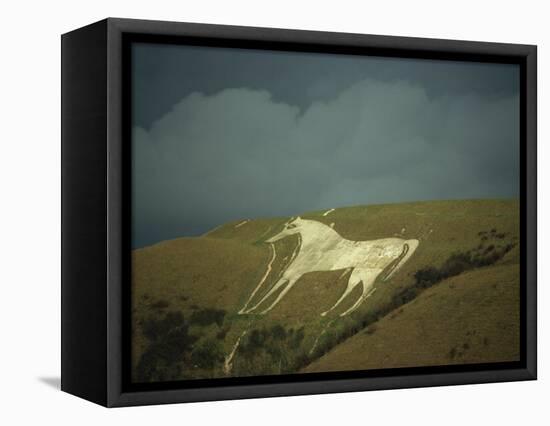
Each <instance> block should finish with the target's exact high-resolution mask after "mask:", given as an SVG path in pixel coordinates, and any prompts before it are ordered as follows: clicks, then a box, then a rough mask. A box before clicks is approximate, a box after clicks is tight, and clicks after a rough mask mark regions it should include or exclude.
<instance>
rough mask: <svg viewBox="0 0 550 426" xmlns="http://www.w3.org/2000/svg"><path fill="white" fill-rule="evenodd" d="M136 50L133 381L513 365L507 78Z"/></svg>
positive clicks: (192, 50) (498, 71)
mask: <svg viewBox="0 0 550 426" xmlns="http://www.w3.org/2000/svg"><path fill="white" fill-rule="evenodd" d="M131 55H132V72H131V82H132V83H131V85H132V89H131V90H132V105H131V107H132V136H131V139H132V140H131V155H132V171H131V185H132V191H131V192H132V213H131V215H132V219H131V220H132V222H131V229H132V232H131V234H132V236H131V238H132V254H131V262H132V265H131V306H132V309H131V358H132V359H131V364H132V367H131V370H132V374H131V380H132V382H134V383H158V382H169V381H178V380H194V379H211V378H226V377H250V376H266V375H269V376H271V375H281V374H308V373H322V372H337V371H357V370H383V369H388V368H400V367H427V366H449V365H471V364H487V363H499V362H509V361H518V360H519V359H520V332H519V328H520V303H519V298H520V297H519V295H520V266H519V263H520V261H519V258H520V252H519V238H520V234H519V221H520V214H519V213H520V209H519V140H520V128H519V127H520V119H519V111H520V102H519V83H520V81H519V80H520V77H519V67H518V66H517V65H508V64H496V63H478V62H457V61H444V60H426V59H411V58H388V57H375V56H359V55H342V54H327V53H308V52H290V51H287V52H283V51H269V50H254V49H237V48H221V47H220V48H218V47H207V46H189V45H163V44H153V43H133V44H132V48H131Z"/></svg>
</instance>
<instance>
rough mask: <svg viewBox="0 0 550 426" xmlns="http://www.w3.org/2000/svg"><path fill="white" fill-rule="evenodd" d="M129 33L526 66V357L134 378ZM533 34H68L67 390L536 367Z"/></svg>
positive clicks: (418, 377) (124, 394)
mask: <svg viewBox="0 0 550 426" xmlns="http://www.w3.org/2000/svg"><path fill="white" fill-rule="evenodd" d="M134 41H154V42H159V43H183V44H194V45H209V46H212V45H214V46H226V47H245V48H259V49H269V50H286V51H288V50H295V51H296V50H297V51H308V52H331V53H346V54H353V55H377V56H390V57H391V56H393V57H408V58H411V57H412V58H426V59H443V60H459V61H480V62H497V63H515V64H519V66H520V80H521V81H520V84H521V94H520V113H521V119H520V132H521V148H520V151H521V152H520V163H521V167H520V170H521V178H520V186H521V195H520V205H521V210H520V223H521V233H520V234H521V237H520V238H521V242H520V243H521V254H520V266H521V324H520V327H521V328H520V330H521V338H520V340H521V361H519V362H513V363H498V364H476V365H463V366H444V367H415V368H400V369H388V370H375V371H361V372H359V371H358V372H355V371H354V372H345V373H343V372H342V373H318V374H317V373H315V374H304V375H290V376H266V377H252V378H227V379H212V380H195V381H186V382H171V383H155V384H143V385H135V384H131V383H130V382H129V379H128V377H129V365H130V363H129V341H128V339H129V327H130V323H129V318H130V298H129V297H128V292H129V269H130V267H129V265H130V252H131V251H130V229H129V226H130V220H128V218H129V217H130V213H131V212H130V191H129V182H130V181H129V179H130V175H129V170H130V153H129V150H130V143H129V138H130V134H129V129H130V126H129V120H130V108H129V105H130V102H131V100H130V90H129V84H130V78H129V63H130V60H131V58H130V56H129V55H130V53H129V52H130V49H129V45H130V43H131V42H134ZM536 94H537V50H536V46H531V45H519V44H501V43H485V42H470V41H454V40H438V39H421V38H408V37H390V36H373V35H362V34H343V33H327V32H315V31H297V30H283V29H271V28H251V27H236V26H224V25H204V24H190V23H176V22H160V21H145V20H130V19H118V18H109V19H105V20H103V21H100V22H97V23H95V24H92V25H89V26H86V27H83V28H80V29H78V30H75V31H72V32H69V33H67V34H64V35H63V36H62V292H61V293H62V347H61V354H62V362H61V364H62V377H61V387H62V390H64V391H66V392H68V393H71V394H74V395H77V396H80V397H82V398H85V399H88V400H90V401H93V402H96V403H98V404H101V405H104V406H108V407H117V406H130V405H143V404H162V403H175V402H192V401H206V400H222V399H238V398H256V397H270V396H283V395H303V394H317V393H330V392H350V391H364V390H375V389H396V388H413V387H422V386H442V385H458V384H469V383H487V382H503V381H515V380H534V379H536V374H537V373H536V352H537V350H536V348H537V346H536V345H537V344H536V339H537V337H536V336H537V316H536V315H537V313H536V308H537V304H536V292H537V236H536V235H537V228H536V226H537V217H536V215H537V195H536V175H537V173H536V167H537V160H536V149H537V146H536V137H537V136H536V131H537V100H536V96H537V95H536Z"/></svg>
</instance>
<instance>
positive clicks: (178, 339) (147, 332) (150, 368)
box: [136, 312, 197, 382]
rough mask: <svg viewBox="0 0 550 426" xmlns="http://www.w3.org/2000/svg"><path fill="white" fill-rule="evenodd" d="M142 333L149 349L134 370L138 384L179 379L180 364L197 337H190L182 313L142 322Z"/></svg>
mask: <svg viewBox="0 0 550 426" xmlns="http://www.w3.org/2000/svg"><path fill="white" fill-rule="evenodd" d="M141 329H142V333H143V335H144V336H145V338H146V339H147V340H148V347H147V349H146V350H145V352H144V353H143V355H142V356H141V358H140V360H139V362H138V364H137V367H136V378H137V380H138V381H140V382H149V381H166V380H174V379H179V378H181V375H182V369H181V362H182V361H183V360H184V359H185V357H186V356H187V355H188V353H189V352H190V350H191V347H192V345H193V343H194V342H195V341H196V340H197V337H195V336H193V335H191V334H189V324H188V323H186V322H185V318H184V316H183V314H182V313H181V312H169V313H168V314H166V316H165V317H164V318H161V319H159V318H156V317H153V318H148V319H146V320H144V321H143V322H142V325H141Z"/></svg>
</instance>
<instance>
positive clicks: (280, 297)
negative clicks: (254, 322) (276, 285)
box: [260, 280, 296, 315]
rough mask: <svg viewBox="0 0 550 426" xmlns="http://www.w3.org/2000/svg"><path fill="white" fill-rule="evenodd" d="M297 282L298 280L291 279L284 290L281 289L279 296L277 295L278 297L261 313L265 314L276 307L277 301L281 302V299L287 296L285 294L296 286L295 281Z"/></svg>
mask: <svg viewBox="0 0 550 426" xmlns="http://www.w3.org/2000/svg"><path fill="white" fill-rule="evenodd" d="M295 282H296V281H294V280H289V281H288V283H287V285H286V287H285V288H284V289H283V291H281V292H280V293H279V296H277V298H276V299H275V301H274V302H273V303H272V304H271V305H270V306H269V308H267V309H265V310H263V311H262V312H260V314H261V315H264V314H267V313H268V312H269V311H271V310H272V309H273V308H274V307H275V305H276V304H277V303H279V302H280V301H281V299H282V298H283V297H285V295H286V294H287V293H288V292H289V291H290V289H291V288H292V287H293V286H294V283H295Z"/></svg>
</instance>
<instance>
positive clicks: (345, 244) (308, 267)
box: [239, 217, 419, 316]
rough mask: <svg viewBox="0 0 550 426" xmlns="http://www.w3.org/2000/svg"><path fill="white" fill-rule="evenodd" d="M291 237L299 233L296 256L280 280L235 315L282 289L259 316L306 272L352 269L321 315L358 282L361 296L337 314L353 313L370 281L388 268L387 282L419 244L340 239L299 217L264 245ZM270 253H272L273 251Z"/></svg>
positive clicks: (366, 294)
mask: <svg viewBox="0 0 550 426" xmlns="http://www.w3.org/2000/svg"><path fill="white" fill-rule="evenodd" d="M294 234H299V236H300V237H301V238H300V243H299V244H300V246H299V251H298V254H297V255H296V256H295V257H294V256H293V258H291V261H290V263H289V265H288V267H287V268H286V270H285V271H284V273H283V274H282V276H281V278H280V279H279V280H278V281H277V282H276V283H275V284H274V285H273V287H272V288H271V289H270V290H269V291H268V292H267V293H266V294H265V295H264V296H263V297H262V298H261V299H260V301H258V302H257V303H256V304H255V305H254V306H253V307H252V308H250V309H246V307H247V306H248V303H249V302H250V301H251V299H252V297H253V296H254V294H255V293H256V290H257V289H258V288H256V290H255V291H254V293H252V295H251V296H250V298H249V300H248V302H247V303H246V304H245V306H244V307H243V309H241V311H240V312H239V313H244V314H247V313H250V312H252V311H254V310H256V309H257V308H258V307H259V306H260V305H261V304H262V303H263V302H264V301H265V300H267V299H268V298H269V297H270V296H272V295H273V294H274V293H275V292H276V291H277V290H279V289H281V287H283V286H284V288H283V289H282V290H281V292H280V293H279V295H278V296H277V298H276V299H275V300H274V301H273V303H272V304H271V305H270V306H269V307H268V308H266V309H265V310H263V311H262V312H261V314H265V313H267V312H269V311H270V310H271V309H273V308H274V307H275V306H276V305H277V304H278V303H279V302H280V301H281V300H282V299H283V297H285V295H286V294H287V293H288V292H289V291H290V289H291V288H292V287H293V286H294V284H295V283H296V282H297V281H298V280H299V279H300V278H301V277H302V275H304V274H305V273H307V272H314V271H336V270H344V272H343V274H342V276H343V275H344V274H346V273H347V272H349V271H350V270H352V269H353V271H352V272H351V274H350V276H349V279H348V285H347V288H346V290H345V291H344V293H343V294H342V296H341V297H340V298H339V299H338V301H337V302H336V303H335V304H334V305H333V306H332V308H330V309H329V310H328V311H326V312H323V313H322V314H321V315H322V316H325V315H326V314H327V313H329V312H330V311H332V310H333V309H334V308H336V307H337V306H338V305H339V304H340V303H341V302H342V301H343V300H344V299H345V298H346V296H347V295H348V294H350V293H351V292H352V291H353V289H354V288H355V287H356V286H358V285H359V284H361V283H362V284H363V292H362V294H361V296H360V297H359V298H358V299H357V301H356V302H355V303H354V304H353V305H352V306H351V307H350V308H349V309H347V310H346V311H345V312H343V313H341V314H340V316H344V315H347V314H349V313H351V312H353V311H354V310H356V309H357V308H358V307H359V306H360V305H361V303H362V302H363V301H364V300H365V299H366V298H367V297H369V296H370V295H371V294H372V293H373V292H374V289H373V285H374V282H375V280H376V278H377V277H378V276H379V275H380V274H381V273H382V271H384V270H385V269H386V268H388V272H387V274H386V276H385V277H384V281H386V280H388V279H389V278H390V277H391V276H392V275H393V274H395V272H397V270H398V269H399V268H400V267H401V266H403V264H404V263H405V262H406V261H407V260H408V259H409V258H410V257H411V256H412V254H413V253H414V251H415V250H416V248H417V247H418V243H419V242H418V240H414V239H412V240H404V239H402V238H384V239H380V240H372V241H351V240H347V239H345V238H343V237H341V236H340V235H339V234H338V233H337V232H336V231H335V230H334V229H332V228H331V227H329V226H327V225H325V224H323V223H321V222H317V221H315V220H306V219H301V218H300V217H298V218H296V219H293V220H292V219H291V220H290V221H289V222H287V223H286V224H285V227H284V229H283V230H282V231H281V232H280V233H278V234H277V235H275V236H274V237H272V238H270V239H268V240H266V242H267V243H271V244H273V243H274V242H275V241H278V240H280V239H282V238H285V237H287V236H290V235H294ZM273 253H274V254H275V252H274V251H273ZM392 264H393V265H392ZM390 265H391V266H390ZM260 284H261V283H260Z"/></svg>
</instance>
